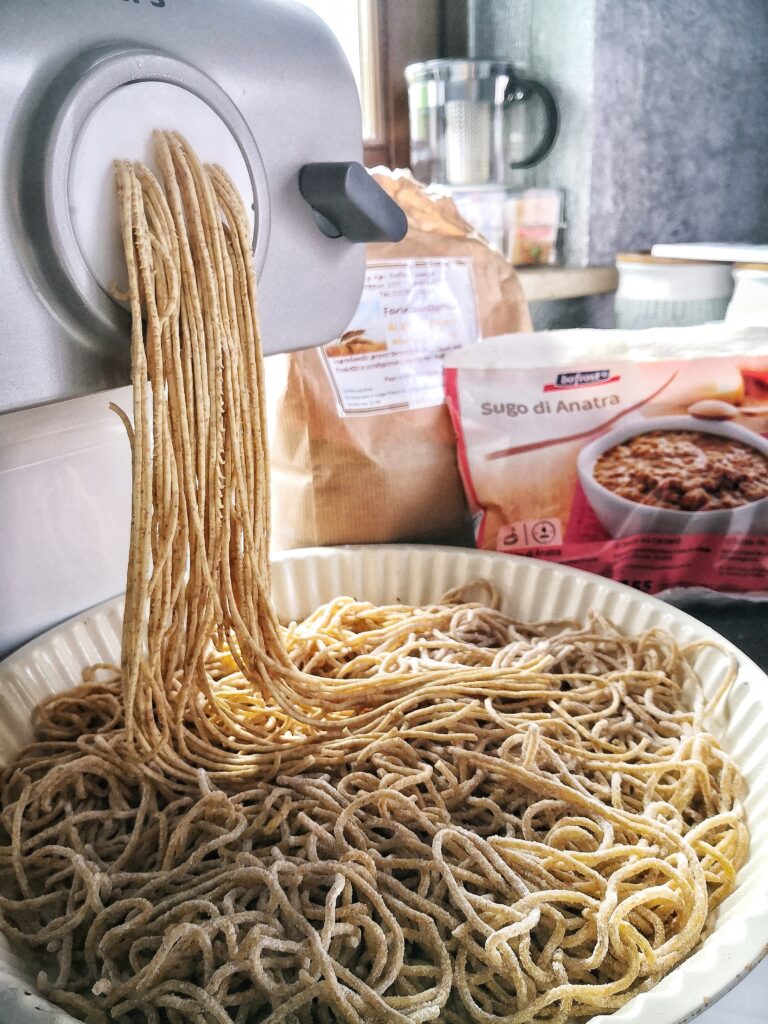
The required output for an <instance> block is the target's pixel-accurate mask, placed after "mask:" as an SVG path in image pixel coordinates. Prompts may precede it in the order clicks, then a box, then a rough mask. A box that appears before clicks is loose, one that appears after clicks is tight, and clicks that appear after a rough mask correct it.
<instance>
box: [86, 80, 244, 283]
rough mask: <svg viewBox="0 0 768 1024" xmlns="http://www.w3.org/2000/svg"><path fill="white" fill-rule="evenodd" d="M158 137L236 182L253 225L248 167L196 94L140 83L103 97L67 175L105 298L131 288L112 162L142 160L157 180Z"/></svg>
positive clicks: (89, 257) (219, 121)
mask: <svg viewBox="0 0 768 1024" xmlns="http://www.w3.org/2000/svg"><path fill="white" fill-rule="evenodd" d="M155 129H161V130H174V131H178V132H181V134H182V135H184V136H185V138H186V139H187V140H188V141H189V143H190V144H191V145H192V147H193V148H194V149H195V150H196V152H197V154H198V156H199V157H200V159H201V160H203V161H204V162H205V163H216V164H219V165H220V166H222V167H223V168H224V170H225V171H226V172H227V173H228V174H229V176H230V177H231V178H232V180H233V182H234V184H235V186H236V187H237V189H238V190H239V192H240V194H241V195H242V197H243V200H244V202H245V205H246V210H247V212H248V215H249V219H250V223H251V228H253V224H254V194H253V184H252V182H251V176H250V174H249V172H248V165H247V164H246V161H245V158H244V157H243V154H242V151H241V149H240V147H239V145H238V144H237V141H236V139H235V136H234V135H233V134H232V132H231V130H230V129H229V127H228V126H227V125H226V123H225V122H224V121H223V120H222V119H221V118H220V117H219V115H218V114H217V113H216V112H215V111H214V110H212V108H211V107H209V106H208V104H207V103H205V102H204V100H201V99H200V98H199V97H198V96H196V95H195V94H194V93H192V92H190V91H189V90H188V89H185V88H183V87H181V86H178V85H172V84H170V83H167V82H151V81H150V82H135V83H132V84H129V85H124V86H121V87H120V88H118V89H115V90H114V92H111V93H110V94H109V95H108V96H105V98H104V99H103V100H101V101H100V102H99V103H98V104H97V105H96V106H95V107H94V109H93V110H92V111H91V113H90V114H89V116H88V118H87V119H86V121H85V123H84V125H83V128H82V130H81V132H80V134H79V136H78V138H77V140H76V142H75V145H74V148H73V151H72V158H71V162H70V167H69V181H68V198H69V210H70V215H71V217H72V226H73V228H74V232H75V237H76V238H77V242H78V245H79V246H80V250H81V252H82V254H83V258H84V260H85V262H86V264H87V266H88V269H89V270H90V272H91V273H92V274H93V276H94V277H95V278H96V280H97V281H98V282H99V284H100V285H101V287H102V288H103V289H104V291H106V292H107V294H109V295H110V297H114V296H112V291H111V289H112V286H113V285H114V284H117V286H118V287H119V288H120V290H124V289H125V288H126V284H127V275H126V270H125V256H124V254H123V245H122V241H121V235H120V214H119V210H118V204H117V193H116V189H115V172H114V161H115V160H137V161H141V162H142V163H145V164H147V166H148V167H149V168H150V169H151V170H153V171H154V172H155V173H156V174H157V173H158V169H157V166H156V165H155V161H154V157H153V142H152V132H153V131H154V130H155Z"/></svg>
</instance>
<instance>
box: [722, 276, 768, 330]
mask: <svg viewBox="0 0 768 1024" xmlns="http://www.w3.org/2000/svg"><path fill="white" fill-rule="evenodd" d="M733 281H734V287H733V297H732V298H731V301H730V302H729V304H728V309H727V311H726V314H725V319H726V320H727V322H728V323H729V324H733V325H734V326H736V327H768V264H766V263H734V264H733Z"/></svg>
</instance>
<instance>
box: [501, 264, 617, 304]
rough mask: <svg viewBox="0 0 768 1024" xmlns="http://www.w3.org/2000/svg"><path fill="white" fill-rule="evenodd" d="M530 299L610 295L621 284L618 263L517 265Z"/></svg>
mask: <svg viewBox="0 0 768 1024" xmlns="http://www.w3.org/2000/svg"><path fill="white" fill-rule="evenodd" d="M516 269H517V273H518V276H519V278H520V284H521V285H522V288H523V294H524V295H525V297H526V299H527V300H528V302H549V301H552V300H554V299H576V298H581V297H583V296H585V295H607V294H610V293H611V292H615V291H616V289H617V288H618V285H619V273H618V271H617V270H616V267H613V266H608V267H539V266H531V267H517V268H516Z"/></svg>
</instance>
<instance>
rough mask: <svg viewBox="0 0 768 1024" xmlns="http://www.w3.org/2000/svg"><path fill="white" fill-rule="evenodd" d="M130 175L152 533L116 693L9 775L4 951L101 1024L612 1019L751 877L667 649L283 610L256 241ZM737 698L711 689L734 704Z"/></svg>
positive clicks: (230, 206)
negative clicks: (272, 568) (276, 600)
mask: <svg viewBox="0 0 768 1024" xmlns="http://www.w3.org/2000/svg"><path fill="white" fill-rule="evenodd" d="M156 144H157V163H158V166H159V169H160V176H161V181H158V180H157V179H156V178H155V177H154V176H153V175H152V174H151V173H150V172H149V171H148V170H147V169H146V168H145V167H142V166H140V165H132V164H120V165H119V166H118V168H117V179H118V192H119V197H120V205H121V215H122V224H123V237H124V244H125V256H126V265H127V269H128V279H129V281H128V284H129V288H128V291H129V294H130V298H131V305H132V323H133V328H132V365H133V385H134V387H133V395H134V406H133V413H132V416H130V417H129V416H127V415H125V414H122V413H121V415H123V417H124V420H125V423H126V427H127V429H128V433H129V436H130V440H131V445H132V452H133V516H132V526H131V541H130V557H129V566H130V568H129V577H128V585H127V591H126V604H125V617H124V633H123V643H122V660H121V665H120V667H119V668H112V667H110V666H102V665H96V666H93V668H92V669H91V670H89V672H88V673H87V674H86V676H85V678H84V681H83V683H82V685H81V686H79V687H77V688H76V689H73V690H69V691H66V692H63V693H60V694H58V695H56V696H55V697H53V698H52V699H50V700H48V701H47V702H45V703H44V704H43V705H42V706H41V707H40V708H39V709H38V711H37V713H36V722H35V725H36V742H35V743H34V744H33V745H32V746H30V747H28V748H27V749H26V750H24V751H23V752H22V753H21V754H20V755H19V756H18V757H17V759H16V760H15V762H14V763H13V764H12V765H11V766H10V767H8V768H7V769H6V770H5V771H4V773H3V776H2V780H1V781H2V785H1V789H0V805H1V808H2V810H1V817H0V822H1V827H0V927H1V928H2V930H3V931H4V932H5V934H6V935H7V936H9V937H10V939H11V940H12V941H13V942H14V943H18V945H19V947H20V948H21V947H23V948H26V949H27V950H31V951H32V954H33V956H34V958H35V962H36V964H37V966H38V968H39V971H40V973H39V975H38V979H37V983H38V987H39V988H40V990H41V991H42V992H43V993H45V994H46V995H47V996H48V997H49V998H50V999H52V1000H53V1001H54V1002H55V1003H57V1004H58V1005H59V1006H61V1007H63V1008H64V1009H66V1010H67V1011H69V1012H70V1013H71V1014H72V1015H73V1016H74V1017H76V1018H78V1019H80V1020H82V1021H85V1022H88V1024H107V1022H111V1021H118V1022H123V1024H257V1022H258V1024H266V1022H269V1024H277V1022H278V1021H280V1022H286V1024H310V1022H317V1024H332V1022H333V1024H336V1022H342V1021H343V1022H355V1024H361V1022H364V1024H379V1022H382V1024H384V1022H392V1024H395V1022H398V1024H406V1022H411V1024H420V1022H422V1021H430V1020H435V1021H437V1020H439V1021H445V1022H448V1024H466V1022H468V1021H476V1022H478V1024H502V1022H503V1024H522V1022H526V1021H547V1022H565V1021H568V1020H578V1019H583V1018H585V1017H589V1016H591V1015H593V1014H595V1013H599V1012H604V1011H610V1010H612V1009H615V1008H617V1007H619V1006H621V1005H622V1004H623V1003H625V1002H626V1001H627V1000H628V999H630V998H632V997H633V996H634V995H636V994H637V993H639V992H642V991H644V990H646V989H647V988H649V987H650V986H652V985H653V984H654V983H655V982H656V981H658V979H659V978H661V977H662V976H663V975H665V974H666V973H668V972H669V971H670V970H671V969H672V968H674V967H675V966H676V965H677V964H679V963H680V962H681V961H682V960H683V959H684V958H685V957H686V956H687V955H688V954H689V953H690V952H691V950H692V949H693V948H694V947H695V946H696V944H697V943H698V942H699V941H700V940H701V938H702V936H703V935H704V934H705V932H706V928H707V927H708V923H709V922H710V921H711V914H712V912H713V910H714V909H715V908H716V907H717V906H718V904H719V903H720V902H721V901H722V900H723V899H724V898H725V897H726V896H727V895H728V893H729V892H731V891H732V889H733V887H734V885H735V881H736V873H737V871H738V869H739V867H740V866H741V865H742V864H743V862H744V860H745V859H746V856H747V849H748V837H747V832H746V828H745V825H744V822H743V812H742V807H741V802H740V797H741V791H742V782H741V779H740V776H739V773H738V771H737V769H736V767H735V766H734V764H733V763H732V761H731V760H730V759H729V757H728V756H727V755H726V754H725V753H724V752H723V751H722V750H721V749H720V747H719V745H718V743H717V742H716V740H715V739H714V738H713V737H712V736H711V735H710V734H709V733H708V732H707V728H706V718H707V714H708V711H709V708H708V707H706V706H705V705H704V702H703V697H702V695H701V691H700V687H699V683H698V680H697V678H696V675H695V672H694V670H693V668H692V667H691V663H692V660H693V657H694V654H695V651H693V650H688V649H685V648H680V647H679V646H678V645H677V644H676V642H675V640H674V638H673V637H672V636H670V635H669V634H667V633H664V632H662V631H660V630H657V629H655V630H651V631H649V632H647V633H645V634H643V635H640V636H634V637H628V636H625V635H623V634H622V633H621V632H619V631H618V630H617V629H616V628H615V627H614V626H612V625H611V623H610V622H608V621H606V620H605V619H602V618H600V617H597V616H593V617H592V618H591V619H590V620H589V621H588V622H587V623H586V624H577V623H566V622H564V623H550V624H544V623H533V624H523V623H520V622H517V621H515V620H514V619H512V618H510V617H509V616H507V615H505V614H502V612H501V611H500V610H499V609H498V603H499V602H498V600H497V597H496V595H495V594H494V593H493V591H492V590H491V588H490V587H488V586H487V585H486V584H484V583H482V582H477V581H476V582H473V583H468V584H467V586H465V587H463V588H459V589H457V590H456V591H453V592H451V593H449V594H447V595H445V596H444V597H443V598H442V599H440V601H439V602H438V603H436V604H434V605H429V606H425V607H421V608H415V607H409V606H405V605H402V604H400V603H396V604H393V605H391V606H389V607H374V606H372V605H370V604H367V603H365V602H364V601H361V600H356V599H352V598H338V599H337V600H335V601H333V602H331V603H329V604H327V605H325V606H323V607H321V608H319V609H318V610H317V611H316V612H315V613H314V614H313V615H311V616H310V617H309V618H308V619H306V620H305V621H303V622H301V623H293V624H291V625H289V626H283V625H281V624H280V622H278V620H277V618H276V616H275V613H274V610H273V608H272V605H271V602H270V578H269V563H268V544H269V486H268V481H269V476H268V464H267V457H266V432H265V417H264V383H263V374H262V364H261V351H260V344H259V336H258V327H257V321H256V295H255V284H254V276H253V269H252V262H251V251H250V237H249V234H250V232H249V226H248V222H247V218H246V215H245V211H244V209H243V205H242V202H241V200H240V197H239V196H238V195H237V194H236V192H235V190H234V188H233V186H232V185H231V183H230V182H229V180H228V178H227V177H226V175H225V174H224V173H223V172H222V171H221V170H220V169H219V168H216V167H209V166H202V165H201V164H200V162H199V161H198V159H197V158H196V156H195V154H194V153H193V152H192V151H191V149H190V148H189V146H188V145H187V144H186V143H185V142H184V140H183V139H182V138H181V137H179V136H178V135H176V134H174V133H158V135H157V139H156ZM728 684H729V678H728V677H724V679H723V687H722V688H721V690H724V689H725V688H727V686H728Z"/></svg>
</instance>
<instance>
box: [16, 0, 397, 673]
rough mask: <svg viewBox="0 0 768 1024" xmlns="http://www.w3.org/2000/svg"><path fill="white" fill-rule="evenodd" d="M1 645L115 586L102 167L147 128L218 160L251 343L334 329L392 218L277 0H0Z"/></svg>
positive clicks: (337, 104)
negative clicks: (246, 282) (251, 308)
mask: <svg viewBox="0 0 768 1024" xmlns="http://www.w3.org/2000/svg"><path fill="white" fill-rule="evenodd" d="M0 53H1V55H2V63H3V70H4V74H3V75H2V76H1V77H0V158H1V159H2V182H3V196H2V203H1V204H0V251H1V252H2V257H3V264H2V266H3V272H2V274H1V275H0V309H2V317H3V339H2V344H0V529H1V530H2V538H3V543H2V546H0V656H2V655H3V654H5V653H7V652H8V651H10V650H11V649H13V648H14V647H16V646H18V645H19V644H20V643H22V642H23V641H25V640H26V639H28V638H30V637H32V636H33V635H35V634H36V633H38V632H40V631H41V630H44V629H46V628H48V627H49V626H51V625H53V624H54V623H56V622H58V621H61V620H63V619H66V618H68V617H69V616H71V615H73V614H75V613H77V612H80V611H82V610H83V609H85V608H87V607H89V606H90V605H92V604H95V603H96V602H99V601H101V600H103V599H106V598H107V597H110V596H112V595H114V594H116V593H119V592H120V591H121V590H122V589H123V587H124V577H125V561H126V554H127V541H128V527H129V517H130V500H129V496H130V453H129V448H128V445H127V442H126V438H125V434H124V430H123V427H122V426H121V424H120V423H119V421H118V419H117V417H116V416H115V415H114V414H113V413H111V412H110V411H109V410H108V404H109V401H111V400H112V401H117V402H118V403H119V404H121V405H123V406H124V407H126V408H129V407H130V399H129V396H128V395H127V394H126V392H127V387H126V386H127V385H128V381H129V344H128V338H129V315H128V312H127V311H126V309H125V308H123V307H122V306H121V305H120V303H119V302H118V301H117V300H116V299H115V298H114V297H113V295H114V294H115V288H114V285H115V284H117V285H118V287H119V286H121V285H122V286H123V287H124V286H125V279H126V275H125V271H124V269H123V256H122V246H121V241H120V230H119V216H118V208H117V203H116V198H115V188H114V176H113V161H114V160H115V159H131V160H144V161H145V162H147V163H149V164H150V166H151V165H152V157H151V134H152V130H153V129H154V128H163V129H168V128H172V129H175V130H178V131H180V132H181V133H182V134H184V135H185V136H186V137H187V138H188V139H189V141H190V142H191V143H192V145H193V146H194V147H195V149H196V150H197V152H198V154H199V155H200V157H201V158H202V159H203V160H205V161H210V162H215V163H218V164H221V165H222V166H223V167H224V168H225V169H226V170H227V171H228V173H229V174H230V176H231V177H232V178H233V180H234V182H235V184H236V185H237V186H238V188H239V190H240V192H241V194H242V195H243V196H244V198H245V201H246V205H247V207H248V209H249V216H250V219H251V222H252V226H253V252H254V260H255V265H256V271H257V275H258V281H259V293H260V300H261V324H262V334H263V342H264V349H265V352H266V353H268V354H269V353H276V352H286V351H289V350H291V349H296V348H304V347H308V346H311V345H318V344H321V343H323V342H326V341H329V340H331V339H332V338H333V337H335V336H337V335H338V334H340V333H341V331H343V329H344V328H345V327H346V326H347V324H348V322H349V320H350V318H351V316H352V314H353V312H354V310H355V307H356V305H357V302H358V299H359V296H360V292H361V289H362V284H363V277H364V270H365V252H364V246H363V245H361V244H359V243H361V242H366V241H373V240H384V239H388V240H398V239H399V238H401V237H402V236H403V234H404V233H405V218H404V215H403V214H402V211H401V210H400V209H399V208H398V207H397V206H396V205H395V204H394V203H393V202H392V200H391V199H389V197H388V196H387V195H386V193H384V192H383V190H381V189H380V188H379V186H378V185H377V184H376V183H375V182H374V180H373V179H372V178H371V177H370V176H369V175H368V174H367V172H366V171H365V170H364V168H363V167H362V166H361V165H360V163H359V160H360V158H361V153H362V140H361V119H360V106H359V100H358V95H357V89H356V86H355V82H354V79H353V77H352V73H351V71H350V69H349V66H348V64H347V61H346V59H345V57H344V55H343V53H342V51H341V48H340V46H339V44H338V42H337V41H336V39H335V37H334V36H333V35H332V33H331V32H330V30H329V29H328V28H327V27H326V26H325V24H324V23H323V22H322V21H321V20H320V19H319V18H318V17H317V16H316V15H315V14H313V13H312V12H311V11H309V10H308V9H307V8H306V7H304V6H302V5H301V4H298V3H294V2H291V0H69V2H62V0H34V2H33V3H32V2H26V0H25V2H22V0H0Z"/></svg>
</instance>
